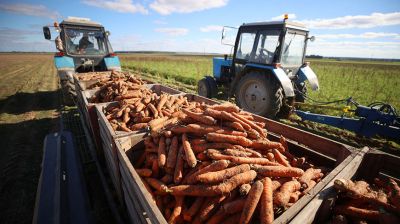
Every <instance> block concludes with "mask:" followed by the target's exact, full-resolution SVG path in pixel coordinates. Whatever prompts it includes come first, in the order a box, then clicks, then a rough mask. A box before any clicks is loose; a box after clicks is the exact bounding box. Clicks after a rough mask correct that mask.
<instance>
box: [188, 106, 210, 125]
mask: <svg viewBox="0 0 400 224" xmlns="http://www.w3.org/2000/svg"><path fill="white" fill-rule="evenodd" d="M182 111H183V112H184V113H185V114H187V115H188V116H189V117H190V118H192V119H194V120H196V121H198V122H200V123H203V124H206V125H214V124H215V123H217V121H216V120H215V119H214V118H213V117H210V116H207V115H204V114H201V113H194V112H191V111H189V110H186V109H182Z"/></svg>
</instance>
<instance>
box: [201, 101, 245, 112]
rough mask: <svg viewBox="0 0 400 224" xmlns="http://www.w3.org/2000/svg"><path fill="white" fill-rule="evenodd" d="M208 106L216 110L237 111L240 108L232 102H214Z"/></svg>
mask: <svg viewBox="0 0 400 224" xmlns="http://www.w3.org/2000/svg"><path fill="white" fill-rule="evenodd" d="M208 108H211V109H213V110H218V111H226V112H239V111H240V109H239V107H238V106H236V105H235V104H232V103H228V102H225V103H222V104H215V105H212V106H209V107H208Z"/></svg>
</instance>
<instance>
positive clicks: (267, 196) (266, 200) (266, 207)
mask: <svg viewBox="0 0 400 224" xmlns="http://www.w3.org/2000/svg"><path fill="white" fill-rule="evenodd" d="M263 181H264V183H263V192H262V195H261V199H260V201H261V205H260V223H261V224H270V223H272V222H273V221H274V209H273V195H272V192H273V190H272V181H271V179H270V178H269V177H266V178H264V179H263Z"/></svg>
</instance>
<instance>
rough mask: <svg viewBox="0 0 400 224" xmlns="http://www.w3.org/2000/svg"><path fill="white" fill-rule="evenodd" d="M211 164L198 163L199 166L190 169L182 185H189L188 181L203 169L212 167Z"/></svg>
mask: <svg viewBox="0 0 400 224" xmlns="http://www.w3.org/2000/svg"><path fill="white" fill-rule="evenodd" d="M210 164H211V162H209V161H205V162H202V163H197V166H196V167H194V168H193V169H190V170H189V172H187V173H186V174H185V176H184V177H183V179H182V184H187V182H188V180H189V179H190V178H191V177H192V175H193V174H195V173H196V172H197V171H199V170H201V169H203V168H204V167H206V166H208V165H210Z"/></svg>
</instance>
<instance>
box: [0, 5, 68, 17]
mask: <svg viewBox="0 0 400 224" xmlns="http://www.w3.org/2000/svg"><path fill="white" fill-rule="evenodd" d="M0 11H4V12H12V13H15V14H22V15H27V16H38V17H45V18H50V19H53V20H56V19H57V18H59V17H61V16H60V14H59V13H58V12H57V11H54V10H50V9H48V8H47V7H46V6H44V5H31V4H25V3H17V4H4V3H0Z"/></svg>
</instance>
